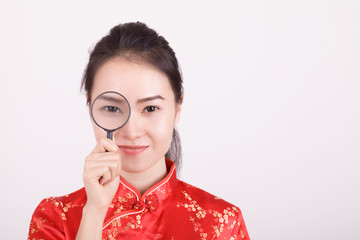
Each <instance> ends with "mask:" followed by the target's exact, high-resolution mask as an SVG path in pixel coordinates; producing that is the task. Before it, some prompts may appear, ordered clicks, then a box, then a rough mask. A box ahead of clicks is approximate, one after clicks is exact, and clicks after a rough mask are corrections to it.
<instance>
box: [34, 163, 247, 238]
mask: <svg viewBox="0 0 360 240" xmlns="http://www.w3.org/2000/svg"><path fill="white" fill-rule="evenodd" d="M166 164H167V168H168V174H167V176H166V177H165V178H164V179H162V180H161V181H160V182H158V183H157V184H155V185H154V186H153V187H151V188H150V189H148V190H147V191H146V192H145V193H144V194H143V195H142V196H141V194H140V193H139V192H138V191H137V190H136V189H135V188H134V187H132V186H131V185H130V184H128V183H127V182H125V180H124V179H121V182H120V185H119V189H118V191H117V193H116V194H115V196H114V198H113V200H112V203H111V205H110V207H109V209H108V212H107V214H106V217H105V221H104V225H103V239H106V240H112V239H132V240H136V239H139V240H140V239H141V240H147V239H151V240H155V239H169V240H172V239H174V240H184V239H186V240H187V239H189V240H196V239H223V240H230V239H231V240H234V239H246V240H248V239H249V236H248V233H247V230H246V226H245V223H244V219H243V217H242V214H241V211H240V209H239V208H238V207H236V206H234V205H232V204H230V203H228V202H226V201H224V200H222V199H220V198H217V197H215V196H213V195H211V194H210V193H207V192H205V191H203V190H201V189H199V188H196V187H194V186H191V185H189V184H187V183H185V182H183V181H180V180H178V179H177V178H176V171H175V164H174V163H173V162H172V161H170V160H166ZM85 203H86V192H85V189H84V188H82V189H80V190H78V191H76V192H73V193H71V194H68V195H65V196H62V197H50V198H46V199H44V200H43V201H41V203H40V204H39V206H38V207H37V208H36V210H35V212H34V214H33V216H32V219H31V223H30V230H29V235H28V240H38V239H46V240H47V239H51V240H53V239H69V240H73V239H75V237H76V234H77V230H78V228H79V225H80V220H81V215H82V209H83V207H84V205H85Z"/></svg>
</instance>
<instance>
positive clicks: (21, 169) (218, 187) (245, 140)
mask: <svg viewBox="0 0 360 240" xmlns="http://www.w3.org/2000/svg"><path fill="white" fill-rule="evenodd" d="M0 5H1V7H0V31H1V32H0V34H1V35H0V36H1V37H0V110H1V113H0V114H1V116H0V121H1V124H0V134H1V144H0V160H1V161H0V167H1V175H0V189H1V197H0V211H1V220H0V226H1V231H0V239H4V240H6V239H26V236H27V231H28V227H29V222H30V218H31V215H32V213H33V211H34V209H35V207H36V206H37V204H38V203H39V202H40V201H41V200H42V199H43V198H45V197H47V196H58V195H64V194H67V193H70V192H72V191H75V190H76V189H78V188H81V187H82V179H81V173H82V166H83V161H84V158H85V156H86V155H87V154H89V152H90V151H91V150H92V148H93V147H94V145H95V140H94V137H93V133H92V128H91V125H90V119H89V116H88V112H87V108H86V103H85V97H84V95H83V94H81V93H80V91H79V86H80V80H81V77H82V71H83V69H84V67H85V65H86V63H87V59H88V49H89V48H90V47H91V46H92V45H93V44H95V43H96V42H97V40H99V39H100V38H101V37H102V36H104V35H105V34H106V33H107V32H108V31H109V29H110V28H111V27H113V26H114V25H116V24H118V23H123V22H127V21H138V20H139V21H143V22H145V23H146V24H148V26H150V27H151V28H154V29H155V30H157V31H158V32H159V33H160V34H161V35H163V36H165V38H166V39H167V40H168V41H169V42H170V45H171V46H172V47H173V49H174V50H175V52H176V53H177V56H178V59H179V61H180V64H181V67H182V71H183V75H184V86H185V102H184V106H183V115H182V119H181V123H180V124H179V126H178V127H179V130H180V133H181V137H182V141H183V149H184V164H183V169H182V171H181V176H180V177H181V179H182V180H184V181H187V182H189V183H191V184H193V185H196V186H198V187H200V188H203V189H205V190H207V191H209V192H210V193H213V194H215V195H218V196H220V197H222V198H224V199H225V200H227V201H229V202H231V203H233V204H235V205H237V206H239V207H240V208H241V209H242V212H243V215H244V217H245V221H246V224H247V227H248V231H249V234H250V236H251V238H252V239H253V240H255V239H262V240H267V239H274V240H275V239H276V240H278V239H284V240H288V239H291V240H297V239H299V240H300V239H307V240H318V239H326V240H339V239H346V240H358V239H360V231H359V226H360V162H359V161H360V126H359V123H360V14H359V13H360V3H359V1H357V0H353V1H350V0H338V1H331V0H296V1H288V0H273V1H265V0H253V1H250V0H246V1H245V0H239V1H209V0H207V1H187V2H184V1H178V2H177V3H175V2H172V1H129V0H128V1H67V2H64V1H45V0H44V1H36V0H35V1H34V0H32V1H25V0H23V1H11V0H5V1H4V0H2V1H1V4H0Z"/></svg>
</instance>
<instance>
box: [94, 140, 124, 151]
mask: <svg viewBox="0 0 360 240" xmlns="http://www.w3.org/2000/svg"><path fill="white" fill-rule="evenodd" d="M118 150H119V148H118V146H117V145H116V143H115V142H114V141H113V140H111V139H108V138H101V139H100V141H99V142H98V143H97V144H96V146H95V148H94V150H93V151H92V153H99V152H106V151H109V152H116V151H118Z"/></svg>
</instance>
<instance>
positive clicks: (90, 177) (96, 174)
mask: <svg viewBox="0 0 360 240" xmlns="http://www.w3.org/2000/svg"><path fill="white" fill-rule="evenodd" d="M107 172H109V174H107ZM109 175H110V176H111V173H110V171H109V168H108V167H106V166H102V167H96V168H92V169H89V170H88V171H84V172H83V181H84V183H85V185H86V183H91V184H99V180H100V178H102V177H105V178H107V179H106V180H108V179H109Z"/></svg>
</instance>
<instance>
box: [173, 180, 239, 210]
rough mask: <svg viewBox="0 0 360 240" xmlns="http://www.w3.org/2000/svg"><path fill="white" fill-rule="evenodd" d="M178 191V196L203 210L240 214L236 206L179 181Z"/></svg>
mask: <svg viewBox="0 0 360 240" xmlns="http://www.w3.org/2000/svg"><path fill="white" fill-rule="evenodd" d="M178 190H179V193H178V194H180V195H181V196H182V197H184V198H185V199H186V200H187V201H188V202H189V203H193V204H196V205H199V206H201V208H203V209H212V210H213V211H214V212H224V211H225V212H233V213H234V215H238V214H236V213H239V212H240V209H239V208H238V207H237V206H235V205H234V204H232V203H230V202H227V201H225V200H224V199H222V198H220V197H218V196H215V195H213V194H211V193H209V192H207V191H205V190H203V189H200V188H198V187H195V186H193V185H191V184H188V183H186V182H184V181H180V180H179V185H178Z"/></svg>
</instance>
